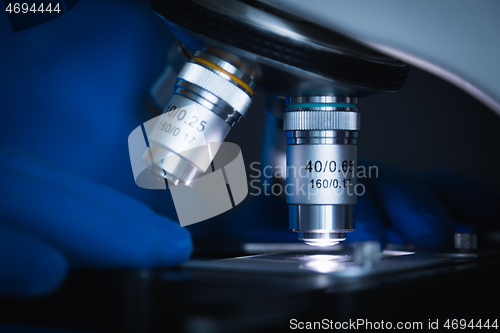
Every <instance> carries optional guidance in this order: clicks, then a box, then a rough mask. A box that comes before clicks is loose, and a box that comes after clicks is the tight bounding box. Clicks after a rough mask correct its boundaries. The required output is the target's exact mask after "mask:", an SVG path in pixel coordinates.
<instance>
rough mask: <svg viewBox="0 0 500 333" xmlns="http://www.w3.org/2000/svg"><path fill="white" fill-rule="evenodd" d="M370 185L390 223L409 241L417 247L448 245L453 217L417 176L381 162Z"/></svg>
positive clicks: (449, 243)
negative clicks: (381, 164)
mask: <svg viewBox="0 0 500 333" xmlns="http://www.w3.org/2000/svg"><path fill="white" fill-rule="evenodd" d="M370 185H371V188H372V189H373V194H374V198H375V200H376V202H377V204H378V206H379V207H380V208H381V210H382V211H383V213H384V215H385V216H386V217H387V219H388V221H389V222H390V224H391V225H392V226H393V227H394V228H395V229H396V230H397V231H398V232H399V234H400V235H401V236H402V237H403V238H404V239H406V240H407V241H408V242H409V243H411V244H413V245H415V246H417V247H420V248H444V247H447V246H450V245H451V242H452V239H453V232H454V224H453V221H452V218H451V217H450V215H449V214H448V212H447V211H446V209H445V208H444V206H443V205H442V204H441V202H440V201H439V200H438V198H437V197H436V196H434V194H433V193H432V192H431V191H430V190H429V189H428V188H426V187H425V185H424V184H423V183H422V182H420V181H419V180H418V179H417V178H416V177H412V176H410V175H409V174H406V173H405V172H403V171H400V170H397V169H393V168H388V167H384V166H380V167H379V173H378V178H371V179H370Z"/></svg>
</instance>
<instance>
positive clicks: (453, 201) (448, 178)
mask: <svg viewBox="0 0 500 333" xmlns="http://www.w3.org/2000/svg"><path fill="white" fill-rule="evenodd" d="M422 179H423V181H424V182H425V184H426V185H427V186H428V187H429V188H430V189H431V190H432V192H433V193H434V194H435V195H436V196H437V197H438V198H439V199H440V200H441V201H442V202H443V204H444V205H445V207H446V208H447V209H448V211H449V212H450V215H451V216H452V217H453V219H454V220H456V221H459V222H461V223H464V224H468V225H475V226H481V227H488V226H492V225H493V224H494V223H497V222H498V221H499V220H500V210H499V209H498V204H499V203H500V193H499V192H498V191H496V190H495V189H494V188H492V187H490V186H488V184H485V183H483V182H481V181H478V180H477V179H474V178H473V177H471V176H468V175H462V174H458V173H454V172H449V171H444V170H434V171H431V172H428V173H426V174H424V175H422Z"/></svg>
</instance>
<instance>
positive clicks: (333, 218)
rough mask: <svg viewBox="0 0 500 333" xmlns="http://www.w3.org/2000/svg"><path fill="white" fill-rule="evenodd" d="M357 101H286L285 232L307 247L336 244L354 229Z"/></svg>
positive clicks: (301, 98)
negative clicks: (295, 235)
mask: <svg viewBox="0 0 500 333" xmlns="http://www.w3.org/2000/svg"><path fill="white" fill-rule="evenodd" d="M357 102H358V100H357V98H354V97H342V96H293V97H290V98H288V99H287V109H286V112H285V113H284V115H283V127H284V130H285V131H286V140H287V154H286V155H287V185H286V190H287V191H286V195H287V204H288V205H289V206H288V207H289V228H290V230H292V231H294V232H297V233H298V239H299V240H303V241H304V242H306V243H307V244H310V245H316V246H330V245H335V244H337V243H339V242H340V241H343V240H345V235H346V233H347V232H350V231H353V229H354V205H355V204H356V199H357V198H356V194H355V186H356V166H357V146H356V144H357V137H358V131H359V129H360V114H359V113H358V112H357V111H358V110H357Z"/></svg>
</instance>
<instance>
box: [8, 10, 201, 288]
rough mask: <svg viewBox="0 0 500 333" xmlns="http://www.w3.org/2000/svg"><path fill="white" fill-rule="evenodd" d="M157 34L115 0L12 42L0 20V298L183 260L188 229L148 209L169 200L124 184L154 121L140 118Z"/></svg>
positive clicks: (160, 42) (164, 42) (159, 26)
mask: <svg viewBox="0 0 500 333" xmlns="http://www.w3.org/2000/svg"><path fill="white" fill-rule="evenodd" d="M166 29H167V28H166V27H165V26H164V24H163V23H162V22H161V21H160V20H158V18H157V17H156V16H155V15H154V14H153V13H152V11H151V9H150V8H149V6H148V4H147V3H142V4H141V3H139V2H137V3H135V2H131V1H123V0H120V1H106V2H102V1H91V0H86V1H80V3H79V4H78V5H77V6H76V7H75V8H74V9H72V10H71V11H70V12H68V13H67V14H65V15H63V16H62V17H60V18H58V19H55V20H53V21H51V22H48V23H46V24H43V25H40V26H37V27H35V28H32V29H29V30H26V31H22V32H19V33H15V34H13V33H12V32H10V31H9V29H8V21H7V16H6V15H0V33H1V34H0V49H1V50H2V52H1V53H0V73H1V77H2V83H1V89H0V103H1V110H2V111H1V116H0V146H2V148H1V149H0V172H1V174H0V191H1V193H2V200H0V294H9V295H39V294H44V293H47V292H49V291H51V290H53V289H54V288H56V286H57V285H58V284H59V283H60V282H61V281H62V280H63V278H64V276H65V274H66V272H67V270H68V269H69V268H72V267H99V268H116V267H125V268H127V267H130V268H151V267H158V266H161V267H165V266H171V265H175V264H178V263H180V262H182V261H184V260H186V259H187V258H188V256H189V254H190V252H191V247H192V245H191V240H190V236H189V233H188V231H187V230H185V229H183V228H181V227H179V225H178V224H175V223H173V222H172V221H170V220H168V219H166V218H164V217H161V216H159V215H157V214H156V213H155V212H153V211H152V210H151V209H150V208H149V207H148V205H149V206H151V205H152V203H153V202H154V200H155V197H162V198H163V200H162V201H163V203H164V204H163V206H168V205H169V203H170V204H171V202H172V201H171V199H170V195H169V193H168V191H160V192H158V191H150V190H144V189H141V188H139V187H137V186H136V185H135V182H134V179H133V175H132V170H131V167H130V159H129V156H128V147H127V137H128V135H129V134H130V132H131V131H132V130H133V129H135V128H136V127H137V126H138V125H140V124H141V123H143V122H144V121H146V120H148V119H150V118H152V117H153V116H156V115H157V114H158V110H156V109H155V112H157V113H156V114H147V113H146V112H144V110H145V109H146V107H145V106H146V104H145V101H148V100H149V99H150V98H149V86H150V84H151V82H153V80H154V78H155V76H156V75H157V74H158V73H159V72H160V69H161V68H162V66H163V65H164V63H165V60H166V51H167V49H168V46H169V43H168V38H166V37H168V35H167V34H166ZM5 146H14V147H18V148H9V147H5ZM19 148H21V149H23V150H20V149H19ZM33 154H36V155H39V156H43V158H46V159H48V160H45V159H42V158H40V157H37V156H35V155H33ZM49 160H50V161H53V162H50V161H49ZM70 170H72V171H70ZM170 210H171V211H172V215H173V216H175V210H174V209H173V205H171V209H170Z"/></svg>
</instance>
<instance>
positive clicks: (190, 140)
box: [143, 0, 409, 246]
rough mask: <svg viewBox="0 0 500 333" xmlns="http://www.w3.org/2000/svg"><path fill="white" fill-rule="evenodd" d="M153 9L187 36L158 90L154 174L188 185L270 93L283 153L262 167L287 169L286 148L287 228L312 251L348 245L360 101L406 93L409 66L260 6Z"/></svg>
mask: <svg viewBox="0 0 500 333" xmlns="http://www.w3.org/2000/svg"><path fill="white" fill-rule="evenodd" d="M150 3H151V6H152V9H153V10H154V12H155V13H156V14H157V15H159V16H160V17H161V18H162V19H163V20H164V21H165V23H166V24H167V26H168V27H169V28H170V30H171V31H172V32H173V33H174V35H175V36H176V37H177V38H178V40H179V43H177V44H176V45H174V46H173V48H172V50H171V52H170V58H171V61H170V67H171V69H170V70H167V71H166V73H165V74H164V75H163V76H162V78H160V80H158V82H157V83H156V85H155V86H154V87H153V89H152V91H153V97H154V99H155V100H156V102H157V103H158V104H159V105H161V107H162V108H163V109H164V113H163V114H164V115H166V116H165V117H164V118H161V119H159V120H158V124H157V125H156V126H155V127H154V129H153V130H152V132H151V133H150V134H149V136H148V139H149V144H150V146H149V147H148V148H147V152H145V153H144V155H143V156H144V158H145V159H146V160H148V161H149V162H150V163H151V164H152V167H151V172H152V173H154V174H155V176H156V177H157V178H159V179H165V180H166V181H167V182H168V183H169V184H170V185H173V186H190V184H191V182H192V181H193V180H194V179H196V178H197V177H199V176H200V175H202V174H203V173H204V172H206V171H207V170H208V169H209V167H210V165H211V163H212V160H213V157H214V156H215V154H216V153H217V148H218V147H215V149H214V146H213V145H207V144H206V143H209V142H216V143H220V142H223V141H224V139H225V137H226V136H227V134H228V132H229V131H230V130H232V129H233V127H235V129H234V130H238V126H237V123H238V122H240V121H244V120H243V119H244V116H245V114H246V112H247V110H248V108H249V106H250V104H251V102H252V96H253V95H254V93H255V92H256V91H257V90H258V91H261V92H263V93H264V94H266V95H267V102H266V103H267V106H266V109H267V110H268V113H270V115H269V117H272V118H273V119H274V124H279V126H282V130H284V131H285V135H281V136H280V135H279V134H276V135H270V137H267V138H265V139H264V141H265V144H266V145H271V146H273V147H276V149H277V150H278V152H277V153H276V149H275V151H274V152H273V153H269V154H268V155H267V156H266V155H265V156H264V163H265V164H270V165H273V166H277V165H281V164H283V160H282V159H281V160H280V158H279V157H280V156H281V157H282V156H284V155H285V151H286V165H282V167H283V170H286V184H285V183H284V184H283V187H284V189H285V191H284V192H285V193H286V202H287V204H288V214H289V229H290V230H291V231H293V232H296V233H297V237H298V239H299V240H301V241H303V242H305V243H306V244H309V245H313V246H331V245H335V244H338V243H339V242H341V241H343V240H345V237H346V233H348V232H352V231H353V230H354V228H355V218H354V206H355V204H356V199H357V195H359V192H360V191H359V189H358V187H357V185H358V184H357V182H356V170H357V166H358V162H357V146H356V144H357V140H358V133H359V131H360V129H361V113H360V112H359V110H358V100H359V99H360V98H363V97H365V96H369V95H372V94H377V93H383V92H395V91H397V90H398V89H400V88H402V87H403V85H404V83H405V80H406V78H407V76H408V72H409V66H408V65H406V64H405V63H403V62H401V61H399V60H396V59H394V58H392V57H390V56H386V55H384V54H382V53H380V52H377V51H374V50H372V49H370V48H368V47H366V46H363V45H361V44H360V43H357V42H355V41H354V40H352V39H350V38H348V37H345V36H343V35H341V34H338V33H335V32H333V31H328V30H326V29H323V28H322V27H321V26H318V25H315V24H311V23H309V22H305V21H303V20H302V19H301V18H300V17H299V16H296V15H292V14H289V13H285V12H283V11H281V10H279V9H278V8H276V7H274V6H271V5H267V4H266V3H265V2H261V1H225V0H215V1H208V0H207V1H205V0H202V1H191V0H190V1H181V2H172V1H159V0H152V1H151V2H150ZM183 60H185V63H184V64H183V65H180V64H181V63H182V62H183ZM172 72H178V73H177V75H176V76H175V80H174V79H172V77H174V76H172V75H170V74H171V73H172ZM172 81H175V82H172ZM172 87H174V88H172ZM169 95H170V96H169ZM193 104H196V105H197V107H196V109H195V108H192V107H191V106H192V105H193ZM190 110H191V111H190ZM160 122H161V124H160ZM165 123H166V125H165ZM272 126H273V125H272V124H266V128H267V127H272ZM166 129H167V130H166ZM268 132H270V133H273V129H270V130H269V131H268ZM179 137H180V138H181V139H179ZM200 142H201V143H202V144H205V145H204V147H205V150H207V151H206V152H202V151H200V145H201V144H200ZM285 143H286V145H285ZM210 147H211V149H210ZM278 181H279V180H278Z"/></svg>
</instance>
